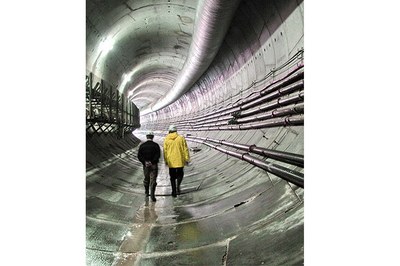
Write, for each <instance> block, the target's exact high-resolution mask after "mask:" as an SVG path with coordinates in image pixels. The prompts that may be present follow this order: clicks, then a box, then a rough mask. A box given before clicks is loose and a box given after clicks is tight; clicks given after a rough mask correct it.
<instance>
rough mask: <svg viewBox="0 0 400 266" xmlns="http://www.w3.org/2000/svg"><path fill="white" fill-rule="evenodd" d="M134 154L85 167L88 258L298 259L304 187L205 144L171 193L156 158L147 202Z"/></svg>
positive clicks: (131, 261) (129, 261)
mask: <svg viewBox="0 0 400 266" xmlns="http://www.w3.org/2000/svg"><path fill="white" fill-rule="evenodd" d="M142 137H143V136H142ZM142 140H143V139H142ZM155 141H156V142H158V143H159V144H162V139H159V138H156V139H155ZM188 144H189V146H193V145H194V144H191V143H188ZM196 145H198V144H196ZM136 156H137V147H135V148H133V149H130V150H128V151H126V152H124V153H121V154H115V156H114V157H113V158H112V159H110V160H108V161H107V162H106V163H103V164H100V165H98V166H97V167H93V168H91V169H89V170H88V172H87V187H86V189H87V190H86V196H87V202H86V212H87V213H86V214H87V219H86V221H87V224H86V247H87V252H86V254H87V265H303V261H304V254H303V253H304V252H303V244H304V243H303V242H304V235H303V233H304V232H303V230H304V229H303V228H304V220H303V217H304V213H303V210H304V204H303V189H302V188H299V187H296V186H295V185H292V184H289V183H288V182H286V181H284V180H282V179H280V178H278V177H276V176H274V175H272V174H269V173H267V172H265V171H264V170H262V169H259V168H256V167H254V166H252V165H249V164H248V163H246V162H243V161H240V160H238V159H235V158H232V157H228V156H227V155H224V154H221V153H219V152H218V151H216V150H213V149H209V148H207V147H206V146H205V145H204V146H201V150H200V151H199V152H196V153H193V152H191V157H192V162H191V164H190V165H189V166H187V167H185V177H184V179H183V182H182V185H181V190H182V194H181V195H179V196H178V197H176V198H173V197H172V196H171V195H170V194H171V187H170V181H169V176H168V168H167V167H166V166H165V165H164V162H163V161H161V162H160V163H159V175H158V179H157V183H158V186H157V189H156V198H157V201H156V202H152V201H151V200H150V198H149V197H146V196H145V195H144V188H143V183H142V182H143V171H142V167H141V164H140V162H138V160H137V157H136Z"/></svg>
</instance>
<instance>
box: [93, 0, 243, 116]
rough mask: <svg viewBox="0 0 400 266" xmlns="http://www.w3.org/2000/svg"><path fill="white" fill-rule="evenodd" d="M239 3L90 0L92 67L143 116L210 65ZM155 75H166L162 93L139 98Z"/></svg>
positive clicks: (179, 92)
mask: <svg viewBox="0 0 400 266" xmlns="http://www.w3.org/2000/svg"><path fill="white" fill-rule="evenodd" d="M239 2H240V1H238V0H234V1H232V0H230V1H223V0H214V1H172V2H171V1H170V0H168V1H152V2H151V3H149V2H148V1H128V2H120V1H113V2H110V3H103V2H97V1H88V3H87V27H88V28H87V51H88V53H87V70H88V71H91V72H92V73H94V74H95V75H96V76H98V77H100V78H102V79H103V80H106V81H107V82H109V83H111V84H112V85H113V86H116V87H118V89H119V91H120V92H123V93H124V94H125V95H126V96H128V97H129V98H130V99H131V100H132V101H133V102H134V103H135V104H136V106H137V107H138V108H139V109H140V110H141V112H142V113H143V114H147V113H151V112H153V111H157V110H159V109H162V108H163V107H165V106H168V105H169V104H171V103H173V102H174V101H176V100H177V99H178V98H179V97H180V96H182V95H183V94H184V93H185V92H186V91H188V90H189V89H190V88H191V86H192V85H193V84H194V83H195V82H196V81H197V80H198V78H199V77H200V76H201V75H202V74H203V72H204V71H205V70H206V69H207V67H208V66H209V64H210V63H211V62H212V60H213V58H214V56H215V54H216V53H217V52H218V49H219V46H220V44H221V42H222V40H223V38H224V36H225V33H226V31H227V29H228V27H229V24H230V20H231V18H232V16H233V14H234V12H235V10H236V8H237V6H238V4H239ZM193 34H194V36H193ZM192 36H193V38H194V39H192ZM183 68H184V69H183ZM182 70H184V71H182ZM154 77H159V78H160V77H161V79H163V78H165V79H166V81H165V82H160V84H162V83H164V85H158V86H157V87H156V89H157V90H159V91H160V92H162V94H159V93H157V94H154V93H149V95H153V96H149V95H148V97H147V99H148V100H149V101H143V97H141V98H138V97H136V94H135V91H136V90H137V89H138V87H141V85H140V84H143V79H146V80H149V82H148V83H151V81H152V80H153V78H154ZM171 81H173V83H172V84H171ZM140 90H142V91H143V90H144V91H149V92H150V91H152V90H154V86H145V87H141V88H140Z"/></svg>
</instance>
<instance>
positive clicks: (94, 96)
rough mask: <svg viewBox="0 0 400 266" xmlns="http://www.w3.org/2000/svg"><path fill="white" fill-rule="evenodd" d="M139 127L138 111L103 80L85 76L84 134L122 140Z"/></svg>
mask: <svg viewBox="0 0 400 266" xmlns="http://www.w3.org/2000/svg"><path fill="white" fill-rule="evenodd" d="M139 127H140V118H139V109H138V108H137V107H136V105H135V104H134V103H132V102H130V101H128V99H127V98H126V97H125V96H124V95H123V94H120V93H119V91H118V90H117V89H116V88H113V86H112V85H109V84H107V83H106V82H105V81H104V80H103V79H100V78H98V77H96V76H95V75H93V73H91V72H90V73H87V75H86V134H88V135H93V134H97V135H101V134H110V133H112V134H116V135H117V136H118V137H121V138H123V137H124V135H125V134H128V133H131V132H132V131H133V130H134V129H136V128H139Z"/></svg>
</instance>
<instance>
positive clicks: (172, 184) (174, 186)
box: [170, 179, 176, 198]
mask: <svg viewBox="0 0 400 266" xmlns="http://www.w3.org/2000/svg"><path fill="white" fill-rule="evenodd" d="M170 180H171V187H172V194H171V195H172V197H174V198H175V197H176V183H175V179H170Z"/></svg>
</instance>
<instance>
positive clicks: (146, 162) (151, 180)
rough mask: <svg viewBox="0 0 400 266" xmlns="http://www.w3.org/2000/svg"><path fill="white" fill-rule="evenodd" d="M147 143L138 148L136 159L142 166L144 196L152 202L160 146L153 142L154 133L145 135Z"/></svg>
mask: <svg viewBox="0 0 400 266" xmlns="http://www.w3.org/2000/svg"><path fill="white" fill-rule="evenodd" d="M146 138H147V141H146V142H144V143H142V144H141V145H140V146H139V152H138V159H139V161H140V162H141V163H142V164H143V172H144V179H143V185H144V189H145V193H146V196H149V187H150V189H151V190H150V196H151V200H152V201H156V197H155V191H156V186H157V175H158V165H157V164H158V161H159V159H160V155H161V150H160V146H159V145H158V144H157V143H155V142H154V141H153V138H154V133H153V132H151V131H150V132H148V133H147V134H146Z"/></svg>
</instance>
